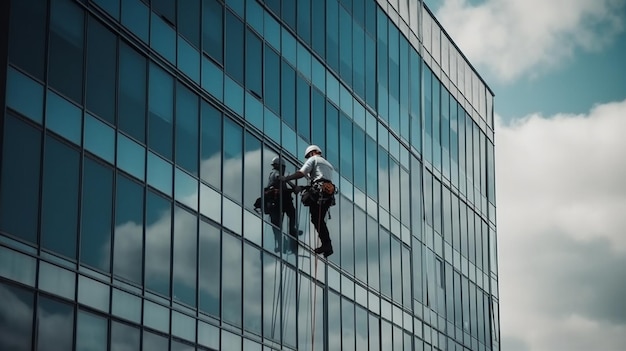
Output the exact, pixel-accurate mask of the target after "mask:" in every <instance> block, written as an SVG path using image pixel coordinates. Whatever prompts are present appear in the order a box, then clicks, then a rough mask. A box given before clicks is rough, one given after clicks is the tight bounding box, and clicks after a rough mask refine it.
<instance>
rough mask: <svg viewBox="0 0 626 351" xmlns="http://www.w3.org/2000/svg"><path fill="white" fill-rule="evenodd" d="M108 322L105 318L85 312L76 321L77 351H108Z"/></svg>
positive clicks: (80, 313)
mask: <svg viewBox="0 0 626 351" xmlns="http://www.w3.org/2000/svg"><path fill="white" fill-rule="evenodd" d="M107 332H108V321H107V319H106V318H104V317H100V316H97V315H95V314H91V313H87V312H84V311H80V312H78V319H77V321H76V351H106V350H107V342H108V341H107V339H108V338H107V334H108V333H107Z"/></svg>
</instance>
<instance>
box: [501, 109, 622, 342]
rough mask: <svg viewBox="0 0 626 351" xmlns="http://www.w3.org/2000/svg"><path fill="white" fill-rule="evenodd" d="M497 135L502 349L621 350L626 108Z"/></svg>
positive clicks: (522, 124) (521, 124) (523, 125)
mask: <svg viewBox="0 0 626 351" xmlns="http://www.w3.org/2000/svg"><path fill="white" fill-rule="evenodd" d="M496 127H497V130H496V167H497V171H496V172H497V177H496V180H497V195H498V199H497V206H498V235H499V257H500V268H499V274H500V301H501V307H500V308H501V310H500V314H501V328H502V329H501V330H502V338H503V349H505V350H506V349H514V350H532V351H543V350H546V351H548V350H550V351H552V350H591V349H594V350H619V349H623V345H626V302H624V299H623V297H624V296H626V279H624V278H625V277H626V268H625V267H626V236H624V233H625V232H626V219H625V218H624V217H625V216H624V213H626V184H625V183H624V179H626V158H625V157H624V150H626V138H624V135H623V134H624V132H626V100H625V101H622V102H616V103H610V104H605V105H600V106H596V107H595V108H594V109H592V110H591V111H590V112H589V113H588V114H587V115H556V116H551V117H544V116H540V115H531V116H528V117H526V118H524V119H522V120H519V121H516V122H513V123H511V124H502V122H501V121H500V120H498V123H497V125H496Z"/></svg>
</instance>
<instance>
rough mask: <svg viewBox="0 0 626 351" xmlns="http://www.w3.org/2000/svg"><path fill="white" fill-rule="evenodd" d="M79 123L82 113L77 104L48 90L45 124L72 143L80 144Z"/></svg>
mask: <svg viewBox="0 0 626 351" xmlns="http://www.w3.org/2000/svg"><path fill="white" fill-rule="evenodd" d="M81 124H82V113H81V110H80V109H79V108H78V106H76V105H74V104H73V103H71V102H69V101H67V100H65V99H64V98H62V97H61V96H59V95H57V94H55V93H53V92H52V91H50V90H49V91H48V100H47V103H46V126H47V127H48V128H49V129H50V130H52V131H54V132H56V133H58V134H60V135H61V136H63V137H64V138H66V139H68V140H70V141H71V142H73V143H74V144H78V145H80V143H81V133H80V130H81V127H82V125H81Z"/></svg>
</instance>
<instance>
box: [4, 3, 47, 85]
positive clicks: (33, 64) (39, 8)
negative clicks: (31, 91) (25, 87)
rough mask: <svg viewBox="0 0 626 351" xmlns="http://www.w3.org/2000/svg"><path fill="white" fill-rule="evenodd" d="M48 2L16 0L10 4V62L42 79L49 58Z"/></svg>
mask: <svg viewBox="0 0 626 351" xmlns="http://www.w3.org/2000/svg"><path fill="white" fill-rule="evenodd" d="M47 4H48V2H47V1H37V0H30V1H24V0H13V1H11V5H10V6H9V7H10V9H11V11H10V12H11V13H10V18H11V21H10V25H9V32H8V33H9V62H11V63H13V64H14V65H16V66H19V67H21V68H22V69H24V70H26V71H27V72H28V73H30V74H32V75H33V76H35V77H37V78H38V79H40V80H42V81H43V80H44V62H45V58H46V54H45V50H46V37H47V33H46V24H47V23H46V17H47V14H48V10H47ZM5 28H6V27H5ZM24 43H28V45H24Z"/></svg>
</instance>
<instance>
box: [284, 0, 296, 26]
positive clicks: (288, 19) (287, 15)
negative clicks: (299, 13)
mask: <svg viewBox="0 0 626 351" xmlns="http://www.w3.org/2000/svg"><path fill="white" fill-rule="evenodd" d="M296 3H297V1H287V0H283V1H282V8H281V10H282V12H281V17H282V19H283V21H285V23H287V25H288V26H289V27H291V28H292V29H294V30H295V29H296Z"/></svg>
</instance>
